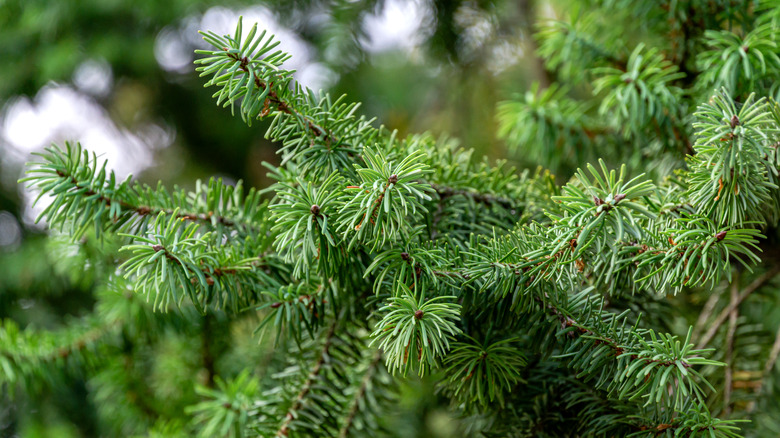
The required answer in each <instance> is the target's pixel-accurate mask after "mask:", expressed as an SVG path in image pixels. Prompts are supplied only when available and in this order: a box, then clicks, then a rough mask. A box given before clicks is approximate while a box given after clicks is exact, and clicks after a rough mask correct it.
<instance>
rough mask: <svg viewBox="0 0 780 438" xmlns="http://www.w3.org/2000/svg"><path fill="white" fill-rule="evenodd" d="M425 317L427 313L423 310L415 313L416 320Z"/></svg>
mask: <svg viewBox="0 0 780 438" xmlns="http://www.w3.org/2000/svg"><path fill="white" fill-rule="evenodd" d="M423 315H425V313H424V312H423V311H422V310H417V311H415V312H414V317H415V318H416V319H423Z"/></svg>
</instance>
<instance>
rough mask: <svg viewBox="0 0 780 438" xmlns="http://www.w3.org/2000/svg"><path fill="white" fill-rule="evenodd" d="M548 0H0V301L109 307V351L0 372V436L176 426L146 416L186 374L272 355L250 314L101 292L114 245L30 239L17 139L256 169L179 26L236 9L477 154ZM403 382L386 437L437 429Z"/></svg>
mask: <svg viewBox="0 0 780 438" xmlns="http://www.w3.org/2000/svg"><path fill="white" fill-rule="evenodd" d="M561 3H562V4H556V3H555V2H541V1H536V2H534V1H532V0H520V1H516V0H512V1H504V0H479V1H463V0H441V1H438V0H437V1H431V0H409V1H405V0H365V1H362V0H352V1H349V0H333V1H325V0H268V1H253V2H250V1H239V0H227V1H225V0H222V1H219V2H216V1H194V0H167V1H164V2H161V1H157V0H133V1H129V0H61V1H55V2H53V1H49V0H3V1H0V59H2V60H3V66H2V68H0V103H2V105H0V107H1V108H2V109H1V110H0V318H1V319H8V320H12V321H15V323H16V324H18V325H19V326H20V327H21V328H25V327H28V328H29V327H38V328H40V329H47V330H57V329H61V328H63V327H65V326H66V324H67V323H68V321H71V320H73V319H74V318H79V317H87V316H88V315H90V314H92V313H93V312H95V313H96V314H100V315H101V316H100V317H101V318H102V319H103V320H116V321H121V324H120V323H117V325H116V327H117V330H118V331H119V333H117V336H116V338H117V339H118V341H117V343H116V345H113V346H112V348H114V349H115V350H113V351H112V358H117V359H116V360H114V359H112V360H111V363H107V364H102V365H101V367H100V372H99V373H97V374H95V373H85V371H84V369H83V368H82V367H78V366H73V367H69V366H67V365H68V364H67V361H68V354H69V352H68V351H62V352H60V354H59V356H61V357H56V358H52V360H56V361H61V362H63V361H64V365H65V366H64V367H63V372H62V373H61V375H59V376H58V377H56V379H55V380H52V381H46V382H42V383H41V382H39V383H31V384H32V385H33V386H37V387H36V388H34V390H33V391H31V392H29V393H28V395H26V394H25V393H22V392H15V393H11V391H12V388H8V387H3V388H1V391H0V436H30V437H35V436H40V437H53V436H57V437H59V436H64V437H67V436H130V435H134V434H137V433H145V430H146V428H151V427H154V428H155V430H159V431H164V430H168V429H169V430H175V429H176V427H175V425H166V424H164V422H163V421H162V420H160V419H161V418H176V417H177V416H182V415H183V412H184V408H185V407H186V406H188V405H192V404H194V403H197V401H198V400H199V399H198V396H197V394H195V393H194V391H193V390H192V384H191V381H192V380H193V378H194V379H196V380H197V381H198V382H199V383H202V384H205V385H207V386H209V385H211V384H213V380H214V376H215V375H223V376H232V375H236V374H237V373H238V372H239V371H240V370H241V369H242V368H243V367H244V366H245V365H247V364H252V366H254V367H255V369H256V370H257V371H258V375H260V376H261V378H262V376H263V374H262V370H263V368H264V366H263V364H264V363H266V362H267V361H269V360H278V358H277V359H274V358H272V357H271V355H270V354H269V353H268V352H269V351H270V344H268V342H269V341H268V340H261V342H260V343H258V339H257V338H256V337H255V336H253V330H254V328H255V327H256V326H257V322H258V321H257V320H256V316H252V315H247V316H245V317H244V318H241V319H236V320H230V321H229V320H228V319H227V318H226V317H225V315H223V314H219V313H210V314H209V315H207V316H205V317H203V316H200V315H197V314H187V313H186V312H176V313H172V314H159V313H157V314H154V313H151V312H149V311H147V310H148V308H146V307H144V304H143V303H132V301H134V300H137V297H134V295H133V294H131V293H128V294H126V296H113V295H116V294H113V295H112V296H111V297H107V294H110V292H108V291H106V290H102V289H104V288H100V287H97V286H95V283H94V282H93V281H92V280H93V279H94V278H97V277H103V276H104V275H105V272H104V271H105V270H106V269H109V267H110V266H111V262H112V260H111V258H112V257H113V254H115V253H116V251H115V249H116V248H111V244H110V242H109V243H107V244H103V245H100V244H99V243H96V242H92V241H90V240H84V241H82V242H80V243H79V244H77V245H73V244H71V243H68V242H67V241H58V240H47V239H44V238H43V237H44V228H43V226H41V225H39V224H35V223H34V219H35V216H36V215H37V212H38V211H39V210H37V209H35V208H33V207H32V205H31V204H32V200H33V197H32V196H33V195H32V194H31V193H29V192H27V191H25V189H24V188H22V187H20V186H19V185H18V184H17V183H16V181H17V179H18V178H19V177H20V176H21V175H22V173H23V165H24V163H25V161H27V160H29V159H30V153H32V152H35V151H39V150H41V149H42V148H43V147H45V146H47V145H48V144H50V143H51V142H58V143H62V141H63V140H78V141H81V142H82V143H83V144H84V146H85V147H86V148H88V149H90V150H93V151H97V152H98V153H99V154H101V155H102V157H104V158H106V159H108V161H109V167H112V168H114V169H116V170H117V171H118V173H119V174H120V175H127V174H129V173H133V174H135V175H136V177H138V178H139V179H140V180H142V181H144V182H147V183H150V184H155V183H156V181H157V180H162V181H164V182H165V184H166V185H168V186H173V185H174V184H179V185H181V186H183V187H187V188H191V187H192V186H193V185H194V181H195V180H196V179H198V178H200V179H206V178H208V177H210V176H212V175H216V176H221V177H223V178H225V179H227V180H237V179H243V180H245V181H247V183H248V184H250V185H254V186H258V187H263V186H265V185H266V184H267V182H268V179H267V177H266V169H265V168H264V167H263V166H262V165H261V162H263V161H268V162H272V163H277V162H278V158H277V156H276V154H275V147H274V145H272V144H269V142H267V141H266V140H265V139H264V138H263V134H264V132H265V129H264V127H263V126H254V127H252V128H247V127H246V126H245V125H244V124H243V122H242V121H241V119H240V118H238V117H232V116H231V115H230V113H229V112H228V111H225V110H223V109H222V108H219V107H217V106H215V105H214V103H213V99H212V98H211V96H210V91H208V90H206V89H204V88H203V86H202V84H203V81H202V80H199V78H198V77H197V75H196V74H195V72H194V67H193V65H192V61H193V59H194V57H193V50H194V49H196V48H200V47H202V45H203V43H202V42H201V40H200V37H199V35H198V34H197V30H200V29H209V30H214V31H216V32H218V33H223V32H230V31H231V29H232V27H233V26H234V25H235V22H236V21H237V19H238V16H239V15H243V16H244V17H245V22H249V23H251V22H254V21H257V22H259V23H260V26H261V27H265V28H267V29H268V30H269V31H270V32H272V33H274V34H276V35H277V37H278V39H279V40H281V41H282V47H283V48H284V49H285V50H288V51H290V52H291V53H292V54H293V59H292V60H291V61H290V63H291V64H290V65H291V67H292V68H295V69H297V70H298V76H297V77H298V79H299V80H300V81H301V82H303V83H304V84H305V85H307V86H309V87H312V88H323V89H328V90H330V91H331V92H332V93H333V94H341V93H347V94H348V95H349V99H351V100H355V101H360V102H364V105H363V111H364V113H366V114H368V115H370V116H372V117H373V116H375V117H377V119H378V120H379V121H381V122H382V123H384V124H386V125H387V126H389V127H391V128H395V129H398V130H399V131H400V133H401V134H407V133H412V132H422V131H431V132H433V133H434V134H435V135H440V134H443V133H446V134H447V135H449V136H452V137H454V138H457V139H459V140H460V141H461V142H462V143H463V144H464V145H467V146H469V147H472V148H475V149H476V151H477V154H485V155H488V156H492V157H502V156H505V155H507V153H506V150H505V147H504V144H503V143H502V142H501V141H499V140H497V138H496V135H495V132H496V117H495V111H496V104H497V102H498V101H499V100H501V99H502V98H504V99H505V98H506V97H507V96H508V95H509V94H510V93H511V92H519V91H523V90H526V89H527V88H528V87H529V84H530V83H531V82H532V81H533V80H538V81H541V82H542V83H545V84H546V83H549V78H548V77H547V76H546V75H547V73H545V72H544V69H543V68H542V64H541V61H540V60H539V59H538V58H537V57H536V55H535V53H534V52H535V50H536V45H535V42H534V40H533V39H531V38H530V35H531V33H532V28H531V26H532V23H534V21H535V20H536V19H537V17H539V16H542V15H546V16H550V17H555V16H557V15H558V14H559V13H561V11H562V10H565V2H561ZM514 157H515V159H517V160H518V161H519V163H520V164H521V165H526V166H532V167H535V166H536V164H537V163H534V162H530V161H529V162H523V161H522V160H523V157H522V154H519V153H516V154H514ZM526 158H528V157H526ZM531 158H533V157H531ZM85 267H86V269H84V268H85ZM101 302H102V303H113V306H108V305H103V306H102V307H100V306H99V304H98V303H101ZM98 307H100V308H98ZM122 312H125V314H123V313H122ZM6 328H7V327H6ZM87 334H89V333H87ZM81 335H82V336H83V335H84V334H83V333H82V334H81ZM96 336H97V335H96ZM88 338H89V336H87V339H88ZM46 342H47V339H45V337H44V335H41V339H40V343H41V344H45V343H46ZM117 351H118V352H120V353H121V354H118V355H117V354H116V352H117ZM0 372H4V371H3V370H0ZM265 378H269V376H265ZM103 381H111V384H110V385H103V384H101V382H103ZM188 382H190V383H189V384H188ZM107 388H111V391H109V390H107ZM29 394H34V395H29ZM401 394H402V403H403V409H402V410H403V412H404V416H403V421H401V420H400V418H396V419H395V420H397V421H396V423H394V424H392V427H393V428H394V430H396V431H399V433H400V434H401V435H402V436H415V435H416V436H432V437H436V436H452V435H453V434H454V433H455V426H453V423H452V421H453V419H452V418H450V417H449V416H448V414H447V413H446V412H447V409H446V407H445V406H444V405H443V404H442V399H441V398H440V397H439V396H438V395H436V394H435V392H434V389H433V386H432V383H431V381H429V380H426V381H410V382H409V383H408V385H407V387H405V388H402V390H401ZM388 421H394V420H393V419H392V418H391V419H389V420H388ZM139 425H141V427H140V428H139ZM169 426H170V427H169ZM166 428H168V429H166Z"/></svg>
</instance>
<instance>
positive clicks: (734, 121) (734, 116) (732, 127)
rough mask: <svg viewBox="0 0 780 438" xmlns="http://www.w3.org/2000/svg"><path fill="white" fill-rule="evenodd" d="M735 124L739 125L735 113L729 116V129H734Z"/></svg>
mask: <svg viewBox="0 0 780 438" xmlns="http://www.w3.org/2000/svg"><path fill="white" fill-rule="evenodd" d="M737 126H739V117H737V115H736V114H734V115H733V116H731V129H734V128H736V127H737Z"/></svg>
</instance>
